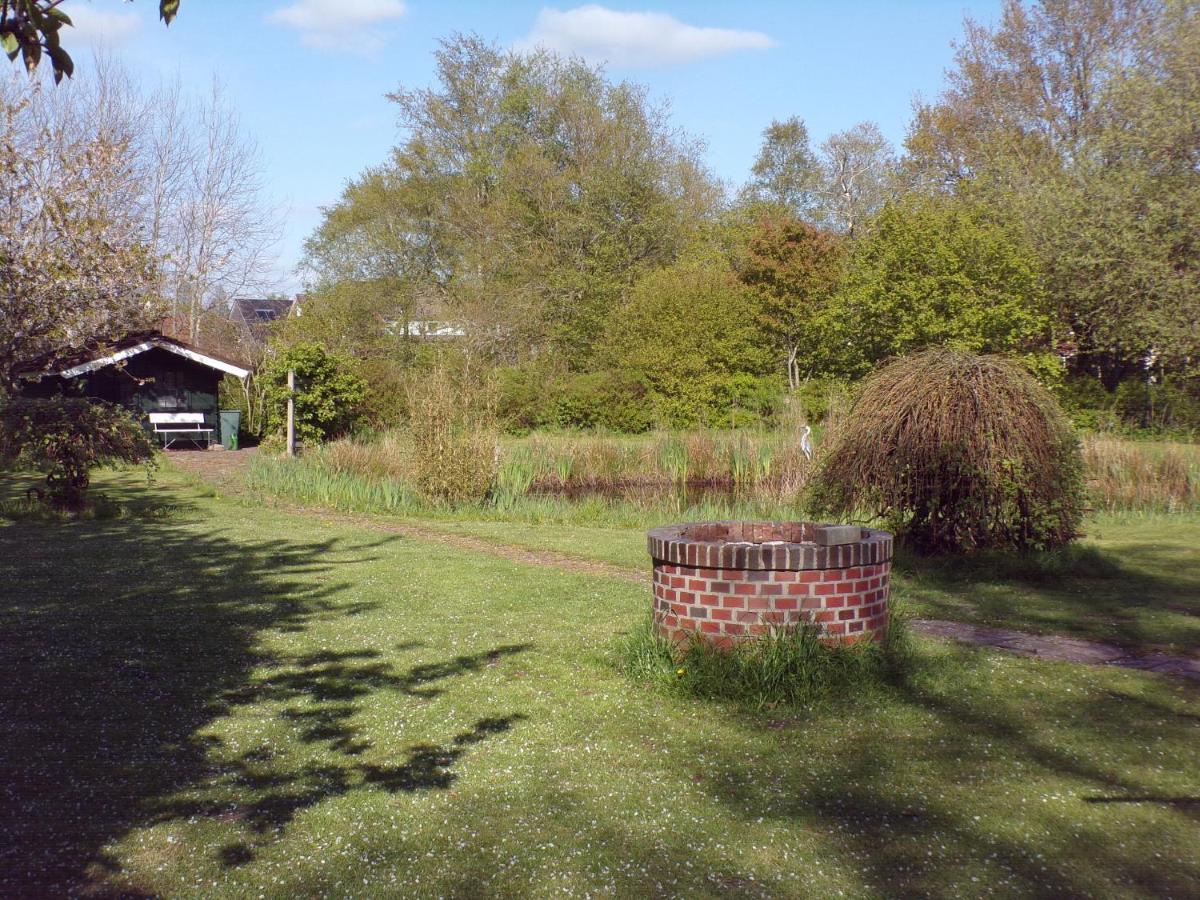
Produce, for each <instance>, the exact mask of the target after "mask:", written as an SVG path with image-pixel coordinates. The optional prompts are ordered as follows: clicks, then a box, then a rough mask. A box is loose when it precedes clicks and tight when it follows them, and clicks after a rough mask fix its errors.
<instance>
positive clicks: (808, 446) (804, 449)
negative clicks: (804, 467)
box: [800, 425, 813, 459]
mask: <svg viewBox="0 0 1200 900" xmlns="http://www.w3.org/2000/svg"><path fill="white" fill-rule="evenodd" d="M800 452H801V453H803V454H804V456H805V458H807V459H812V458H813V443H812V428H811V426H808V425H805V426H804V430H803V431H802V432H800Z"/></svg>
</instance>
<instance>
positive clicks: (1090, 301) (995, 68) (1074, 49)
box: [906, 0, 1200, 385]
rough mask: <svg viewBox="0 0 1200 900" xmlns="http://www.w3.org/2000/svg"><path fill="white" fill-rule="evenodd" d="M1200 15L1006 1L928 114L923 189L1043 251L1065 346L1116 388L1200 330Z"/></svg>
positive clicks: (1184, 354)
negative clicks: (1001, 220)
mask: <svg viewBox="0 0 1200 900" xmlns="http://www.w3.org/2000/svg"><path fill="white" fill-rule="evenodd" d="M1197 72H1200V11H1198V10H1197V8H1196V5H1195V4H1194V3H1187V2H1179V0H1038V2H1035V3H1031V4H1025V3H1021V2H1019V0H1007V2H1006V3H1005V5H1004V10H1003V15H1002V18H1001V21H1000V23H999V24H998V25H997V26H996V27H995V28H989V27H986V26H983V25H980V24H978V23H975V22H971V21H968V22H967V25H966V36H965V38H964V40H963V42H962V43H961V44H960V45H959V48H958V55H957V60H956V67H955V68H954V70H952V71H951V72H950V74H949V85H948V87H947V89H946V91H945V92H943V94H942V95H941V97H939V98H938V100H937V101H936V102H934V103H932V104H928V105H923V106H920V107H918V109H917V114H916V117H915V119H914V122H913V126H912V129H911V131H910V134H909V137H908V140H907V142H906V147H907V150H908V157H907V160H906V169H907V175H908V177H909V178H910V180H911V181H912V183H914V184H916V185H919V186H924V187H926V188H930V189H934V190H950V191H956V192H958V193H960V194H963V195H967V196H971V197H972V198H974V199H975V201H976V202H979V203H983V204H986V205H988V206H989V207H991V208H992V209H994V210H995V211H996V212H997V214H999V215H1003V216H1004V217H1005V218H1007V219H1008V221H1011V222H1013V223H1014V224H1017V225H1019V226H1020V227H1021V228H1022V229H1023V230H1024V232H1025V234H1026V238H1027V240H1028V241H1029V242H1030V243H1031V245H1032V246H1033V247H1034V248H1035V250H1036V251H1037V254H1038V256H1039V259H1040V263H1041V267H1042V270H1043V272H1044V276H1045V282H1046V287H1047V291H1048V294H1049V297H1050V299H1051V302H1052V308H1053V310H1054V312H1055V318H1056V328H1057V332H1058V335H1057V336H1058V338H1059V340H1061V341H1063V342H1064V343H1069V344H1072V345H1074V346H1075V347H1076V348H1077V349H1078V351H1079V352H1078V355H1077V357H1076V360H1075V365H1076V367H1077V368H1079V369H1080V370H1083V371H1090V372H1093V373H1099V374H1102V375H1103V376H1104V377H1105V379H1106V381H1108V382H1109V383H1110V385H1111V384H1112V383H1114V382H1115V381H1116V380H1118V379H1119V378H1120V377H1121V375H1122V374H1124V373H1127V372H1130V371H1140V370H1141V368H1142V365H1143V359H1144V358H1145V357H1146V356H1147V355H1152V356H1154V357H1155V358H1156V359H1157V360H1158V366H1159V367H1167V368H1170V369H1173V370H1176V371H1181V370H1187V369H1189V368H1191V367H1193V366H1194V365H1195V363H1194V361H1195V359H1196V358H1197V350H1198V349H1200V346H1198V340H1200V339H1198V338H1197V334H1198V333H1200V328H1198V327H1197V326H1198V325H1200V283H1198V279H1200V274H1198V273H1200V243H1198V242H1197V241H1196V237H1195V227H1194V222H1195V221H1196V216H1197V213H1198V212H1200V157H1198V155H1200V80H1198V78H1200V76H1197Z"/></svg>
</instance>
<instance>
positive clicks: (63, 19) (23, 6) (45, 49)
mask: <svg viewBox="0 0 1200 900" xmlns="http://www.w3.org/2000/svg"><path fill="white" fill-rule="evenodd" d="M179 2H180V0H159V4H158V16H159V18H160V19H162V21H163V22H165V23H166V24H167V25H170V24H171V20H172V19H174V18H175V15H176V13H178V12H179ZM62 5H63V0H0V48H2V49H3V50H4V52H5V54H7V55H8V58H9V59H10V60H15V59H16V58H17V57H18V56H20V57H21V61H22V62H23V63H24V64H25V68H26V69H28V70H29V71H30V72H31V73H32V72H33V71H35V70H36V69H37V67H38V65H39V64H40V63H41V61H42V57H43V56H45V57H46V58H48V59H49V60H50V65H51V66H52V67H53V69H54V80H55V82H59V81H62V78H63V76H64V75H66V76H67V77H68V78H70V77H71V75H72V74H73V73H74V71H75V63H74V62H72V60H71V56H70V54H69V53H67V51H66V50H64V49H63V46H62V42H61V34H60V33H61V31H62V28H63V26H64V25H66V26H71V25H72V22H71V17H70V16H68V15H67V14H66V13H65V12H63V11H62V9H61V8H60V7H61V6H62Z"/></svg>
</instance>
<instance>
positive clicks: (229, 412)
mask: <svg viewBox="0 0 1200 900" xmlns="http://www.w3.org/2000/svg"><path fill="white" fill-rule="evenodd" d="M241 424H242V411H241V410H240V409H223V410H221V445H222V446H223V447H224V448H225V449H226V450H236V449H237V437H238V428H239V427H241Z"/></svg>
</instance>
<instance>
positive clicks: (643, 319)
mask: <svg viewBox="0 0 1200 900" xmlns="http://www.w3.org/2000/svg"><path fill="white" fill-rule="evenodd" d="M598 357H599V360H600V361H601V362H602V363H604V364H606V365H607V366H608V367H609V368H611V369H613V370H619V371H627V372H632V373H638V374H640V376H641V377H642V378H644V379H645V381H646V382H647V383H648V384H649V386H650V397H649V401H650V406H651V408H652V409H653V410H654V413H655V418H656V419H657V421H659V422H660V423H662V424H666V425H670V426H677V427H686V426H693V425H698V424H727V423H729V422H730V421H731V417H732V418H734V419H736V418H737V416H736V413H735V409H736V408H737V407H738V405H739V404H740V403H742V402H743V400H745V399H749V398H751V397H753V396H754V395H755V394H756V393H757V391H756V390H755V388H756V387H757V384H756V381H755V380H756V379H763V380H769V378H770V373H771V370H772V368H773V367H774V354H773V352H772V349H771V343H770V341H769V340H768V339H767V338H766V336H765V334H764V333H763V330H762V326H761V325H760V323H759V318H758V315H757V309H756V305H755V301H754V298H753V296H752V294H751V292H750V290H749V289H748V288H746V286H745V285H743V284H742V283H741V282H740V281H739V280H738V278H737V276H736V275H735V274H734V272H733V271H732V269H731V268H730V267H729V265H728V263H727V262H726V261H725V260H724V259H723V258H720V257H717V256H715V255H703V254H699V255H694V256H690V257H687V258H685V259H683V260H681V261H680V262H679V263H676V264H675V265H673V266H668V267H666V268H663V269H659V270H657V271H655V272H652V273H650V274H649V275H647V276H646V277H644V278H643V279H642V280H641V281H639V282H638V283H637V284H636V285H635V286H634V288H633V290H632V291H631V292H630V296H629V300H628V302H627V303H626V304H625V305H624V306H623V307H622V308H621V309H620V310H619V312H617V313H616V314H614V316H613V318H612V319H611V320H610V321H609V324H608V328H607V333H606V335H605V338H604V343H603V345H602V347H601V348H600V350H599V352H598Z"/></svg>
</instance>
